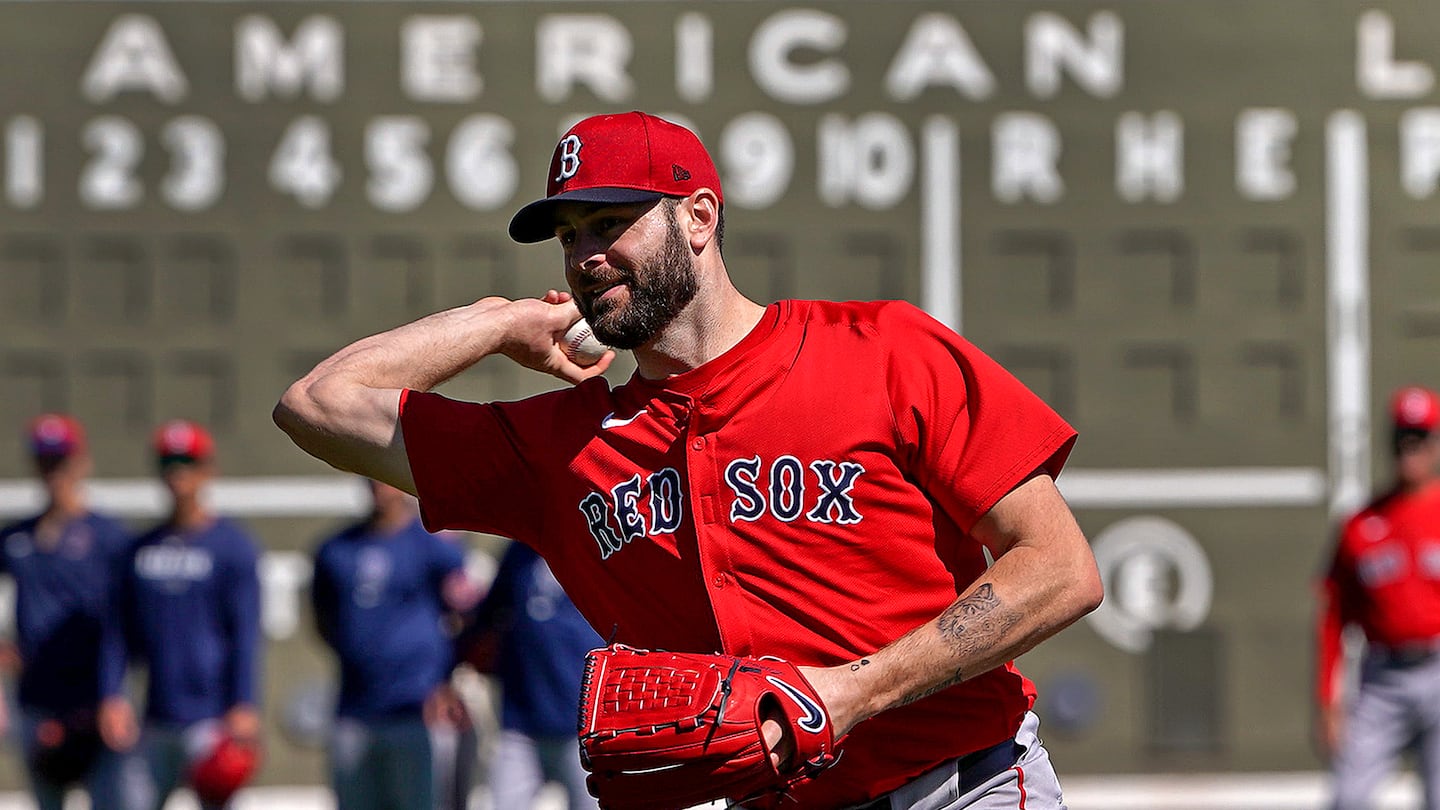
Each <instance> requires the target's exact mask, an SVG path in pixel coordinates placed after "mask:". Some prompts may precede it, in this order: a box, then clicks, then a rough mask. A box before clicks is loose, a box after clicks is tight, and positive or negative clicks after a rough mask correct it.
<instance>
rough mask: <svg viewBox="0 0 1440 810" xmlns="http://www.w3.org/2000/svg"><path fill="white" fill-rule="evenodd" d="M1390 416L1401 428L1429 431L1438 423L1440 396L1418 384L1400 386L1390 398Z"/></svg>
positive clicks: (1439, 419) (1439, 421)
mask: <svg viewBox="0 0 1440 810" xmlns="http://www.w3.org/2000/svg"><path fill="white" fill-rule="evenodd" d="M1390 418H1391V419H1392V420H1394V422H1395V427H1397V428H1399V429H1401V430H1420V431H1424V432H1426V433H1429V432H1430V431H1432V430H1434V429H1435V427H1436V425H1440V396H1436V395H1435V392H1434V391H1431V390H1430V389H1428V388H1422V387H1420V386H1418V385H1410V386H1406V387H1404V388H1401V389H1400V390H1398V391H1396V392H1395V394H1394V396H1392V397H1391V399H1390Z"/></svg>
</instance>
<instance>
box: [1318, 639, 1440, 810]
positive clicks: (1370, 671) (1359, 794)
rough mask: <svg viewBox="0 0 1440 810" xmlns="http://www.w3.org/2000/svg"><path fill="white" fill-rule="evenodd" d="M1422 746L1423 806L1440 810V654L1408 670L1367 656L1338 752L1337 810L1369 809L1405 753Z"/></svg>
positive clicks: (1336, 770) (1381, 657)
mask: <svg viewBox="0 0 1440 810" xmlns="http://www.w3.org/2000/svg"><path fill="white" fill-rule="evenodd" d="M1413 741H1418V742H1419V744H1420V777H1421V783H1422V784H1423V785H1424V790H1425V807H1426V808H1428V810H1440V655H1432V656H1430V658H1429V659H1428V660H1425V661H1421V662H1419V663H1414V664H1410V665H1408V666H1400V665H1396V664H1395V663H1393V662H1392V661H1390V660H1387V659H1386V658H1385V657H1384V656H1381V655H1368V656H1366V658H1365V661H1364V662H1363V663H1362V665H1361V667H1360V687H1359V690H1358V692H1357V694H1356V696H1355V700H1354V702H1353V703H1352V704H1351V705H1350V710H1349V711H1348V712H1347V713H1346V718H1345V726H1344V728H1343V729H1342V732H1341V738H1340V748H1339V750H1338V751H1336V753H1335V800H1334V803H1333V804H1331V807H1332V808H1334V810H1368V809H1369V808H1370V807H1371V802H1372V801H1373V797H1374V795H1375V791H1376V789H1377V788H1378V787H1379V786H1380V783H1381V782H1382V781H1384V779H1385V777H1386V776H1387V775H1389V774H1390V772H1391V771H1392V770H1393V769H1394V768H1395V766H1396V764H1397V762H1398V760H1399V758H1400V753H1401V751H1402V750H1403V749H1404V748H1405V747H1406V746H1408V745H1410V743H1411V742H1413Z"/></svg>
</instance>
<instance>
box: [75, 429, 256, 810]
mask: <svg viewBox="0 0 1440 810" xmlns="http://www.w3.org/2000/svg"><path fill="white" fill-rule="evenodd" d="M154 446H155V453H156V460H157V463H158V465H159V472H160V478H161V480H162V481H163V482H164V485H165V488H166V490H168V491H169V493H170V497H171V498H172V501H173V507H172V510H171V513H170V516H169V518H167V519H166V520H165V521H164V522H163V523H161V524H160V525H158V526H156V527H155V528H153V529H151V530H150V531H148V532H146V533H144V534H142V535H141V536H140V537H139V538H137V539H136V540H135V542H134V543H133V545H132V546H131V547H130V549H129V550H128V552H127V553H126V555H125V556H124V557H123V558H122V560H121V565H120V566H119V571H118V576H117V591H116V609H115V611H114V612H115V614H116V616H117V619H118V621H119V625H120V626H119V627H118V628H112V630H118V631H119V632H112V633H111V634H110V635H109V636H108V638H107V644H106V647H105V651H104V655H103V656H102V661H101V665H102V670H101V672H102V686H103V687H104V689H105V694H106V695H107V699H106V701H105V703H104V706H103V707H102V723H101V731H102V733H105V734H106V736H107V738H108V737H111V736H115V737H122V736H124V735H125V734H126V733H128V729H130V728H133V726H134V719H133V718H134V714H133V712H132V710H131V708H130V705H129V703H128V701H127V700H126V699H125V697H124V696H123V692H122V682H123V679H124V673H125V668H126V662H127V659H128V657H132V656H133V657H134V658H136V659H138V660H139V662H143V664H144V666H145V669H146V674H147V691H146V698H145V724H144V725H145V727H144V733H143V738H142V750H143V753H144V756H145V759H146V761H147V763H148V765H149V768H148V770H149V773H150V777H151V780H152V785H151V787H152V788H153V795H152V796H151V797H150V798H151V799H152V800H151V801H150V802H148V805H149V806H150V807H154V808H160V807H162V806H163V805H164V803H165V800H166V799H167V798H168V797H169V795H170V793H171V792H172V791H174V790H175V788H177V787H179V786H180V785H181V784H182V782H187V781H189V780H190V778H191V776H192V769H193V768H194V766H195V765H197V764H199V763H203V762H209V761H210V758H211V755H212V754H214V753H216V752H217V750H219V751H220V752H221V753H225V752H230V751H233V750H234V746H235V745H238V746H240V747H242V749H243V750H245V751H248V752H250V753H251V754H252V759H251V763H252V766H253V754H254V753H255V752H256V751H258V746H259V741H260V716H259V713H258V711H257V709H256V706H257V704H258V698H259V695H258V689H257V684H256V678H257V675H258V669H259V659H260V644H261V638H260V585H259V580H258V577H257V574H256V560H257V556H258V550H257V547H256V544H255V541H254V540H253V539H251V537H250V535H249V533H248V532H247V531H246V530H245V528H244V527H242V526H241V525H240V524H238V523H236V522H234V521H232V520H229V519H226V518H222V517H219V516H217V515H216V514H215V513H214V512H212V511H211V510H210V509H209V507H208V506H207V505H206V502H205V498H204V493H205V489H206V485H207V484H209V482H210V481H211V479H212V478H213V477H214V476H215V463H214V450H215V445H214V442H213V440H212V439H211V437H210V435H209V433H207V432H206V431H205V429H204V428H202V427H201V426H200V425H198V424H195V423H194V422H187V421H181V420H176V421H172V422H167V423H166V424H164V425H162V426H161V427H160V428H159V430H157V431H156V433H155V438H154ZM122 633H123V640H124V642H125V643H123V644H122V643H119V641H120V639H121V637H122ZM222 744H223V745H222ZM226 799H228V797H227V796H223V795H210V796H203V795H202V796H201V800H202V801H201V803H202V805H203V806H205V807H207V808H209V807H220V806H224V805H225V804H226V801H225V800H226Z"/></svg>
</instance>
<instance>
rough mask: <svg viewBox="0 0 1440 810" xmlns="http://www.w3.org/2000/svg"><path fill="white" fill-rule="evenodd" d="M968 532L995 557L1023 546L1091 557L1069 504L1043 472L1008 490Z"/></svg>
mask: <svg viewBox="0 0 1440 810" xmlns="http://www.w3.org/2000/svg"><path fill="white" fill-rule="evenodd" d="M970 534H971V536H972V537H974V538H975V539H976V540H978V541H980V542H981V543H983V544H984V545H985V547H986V548H987V549H989V550H990V554H991V555H992V556H994V557H995V558H996V559H999V558H1000V557H1001V556H1003V555H1004V554H1006V553H1008V552H1009V551H1011V550H1012V549H1014V548H1016V547H1018V546H1022V545H1023V546H1026V547H1030V548H1036V549H1041V550H1046V551H1049V552H1052V553H1057V552H1058V553H1070V554H1077V555H1083V556H1084V557H1087V558H1090V557H1091V555H1090V546H1089V543H1087V542H1086V540H1085V535H1084V533H1083V532H1081V531H1080V526H1079V525H1078V524H1077V523H1076V522H1075V516H1074V515H1073V514H1071V512H1070V506H1069V505H1068V504H1067V503H1065V499H1064V497H1062V496H1061V495H1060V490H1059V489H1058V488H1056V486H1055V480H1054V479H1053V478H1051V477H1050V476H1049V475H1047V474H1045V473H1044V472H1036V473H1035V474H1033V475H1031V476H1030V477H1029V478H1027V479H1025V480H1024V481H1022V482H1021V483H1020V484H1018V485H1017V486H1016V487H1015V488H1014V489H1012V490H1010V492H1009V493H1007V494H1006V495H1005V496H1004V497H1002V498H1001V499H1000V500H999V501H998V502H996V504H995V505H994V506H992V507H991V508H990V510H989V511H988V512H986V513H985V514H984V515H982V516H981V517H980V519H979V520H977V521H976V522H975V525H974V526H973V527H972V528H971V530H970ZM1092 560H1093V558H1092ZM1092 564H1093V562H1092Z"/></svg>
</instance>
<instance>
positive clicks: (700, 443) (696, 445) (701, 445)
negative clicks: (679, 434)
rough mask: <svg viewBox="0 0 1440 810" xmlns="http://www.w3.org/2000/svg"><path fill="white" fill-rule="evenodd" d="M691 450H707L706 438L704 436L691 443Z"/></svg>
mask: <svg viewBox="0 0 1440 810" xmlns="http://www.w3.org/2000/svg"><path fill="white" fill-rule="evenodd" d="M690 449H691V450H704V449H705V437H704V436H701V437H699V438H697V439H696V440H695V441H693V442H691V443H690Z"/></svg>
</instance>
